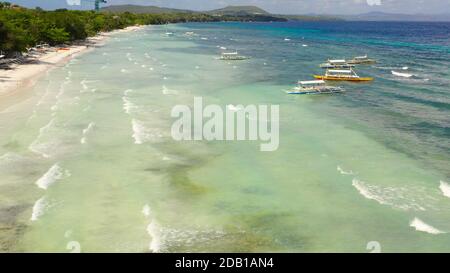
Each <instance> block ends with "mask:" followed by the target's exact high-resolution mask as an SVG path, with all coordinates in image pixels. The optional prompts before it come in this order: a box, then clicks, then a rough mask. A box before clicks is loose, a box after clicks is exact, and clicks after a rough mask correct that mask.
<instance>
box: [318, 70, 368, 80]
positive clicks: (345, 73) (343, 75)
mask: <svg viewBox="0 0 450 273" xmlns="http://www.w3.org/2000/svg"><path fill="white" fill-rule="evenodd" d="M314 78H316V79H318V80H327V81H353V82H367V81H373V78H371V77H360V76H358V74H356V72H355V71H354V70H353V69H351V68H350V69H345V70H344V69H342V70H337V69H327V70H326V72H325V75H314Z"/></svg>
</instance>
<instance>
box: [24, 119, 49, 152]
mask: <svg viewBox="0 0 450 273" xmlns="http://www.w3.org/2000/svg"><path fill="white" fill-rule="evenodd" d="M54 123H55V119H54V118H52V119H51V120H50V121H49V122H48V123H47V124H46V125H45V126H43V127H41V128H40V129H39V135H38V137H37V138H36V139H35V140H34V141H33V142H32V143H31V144H30V146H28V149H29V150H30V151H32V152H34V153H37V154H40V155H42V156H43V157H46V158H48V157H50V155H49V154H47V153H45V148H46V145H43V144H42V143H41V142H40V139H41V138H42V137H43V135H44V134H45V133H46V132H47V131H48V130H49V129H50V128H51V127H52V126H53V124H54Z"/></svg>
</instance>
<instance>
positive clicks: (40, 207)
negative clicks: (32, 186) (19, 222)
mask: <svg viewBox="0 0 450 273" xmlns="http://www.w3.org/2000/svg"><path fill="white" fill-rule="evenodd" d="M47 205H48V204H47V200H46V198H45V196H44V197H42V198H41V199H39V200H37V201H36V202H35V203H34V205H33V212H32V214H31V221H37V220H38V219H39V217H41V216H42V215H43V214H44V213H45V209H46V208H47Z"/></svg>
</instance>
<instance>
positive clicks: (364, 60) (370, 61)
mask: <svg viewBox="0 0 450 273" xmlns="http://www.w3.org/2000/svg"><path fill="white" fill-rule="evenodd" d="M376 62H377V61H375V60H374V59H370V58H369V57H367V55H364V56H358V57H355V58H353V59H352V60H350V61H348V63H349V64H374V63H376Z"/></svg>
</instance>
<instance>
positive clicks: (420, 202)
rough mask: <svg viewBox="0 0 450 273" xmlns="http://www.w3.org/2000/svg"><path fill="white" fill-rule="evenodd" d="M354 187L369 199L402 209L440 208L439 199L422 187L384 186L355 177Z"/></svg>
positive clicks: (422, 209)
mask: <svg viewBox="0 0 450 273" xmlns="http://www.w3.org/2000/svg"><path fill="white" fill-rule="evenodd" d="M352 185H353V187H355V188H356V189H357V190H358V192H359V193H360V194H361V195H362V196H364V197H365V198H367V199H370V200H374V201H377V202H378V203H379V204H381V205H387V206H391V207H393V208H396V209H401V210H405V211H408V210H412V211H426V210H439V209H438V206H437V202H438V200H437V199H436V198H434V197H433V196H431V195H429V194H428V193H427V189H426V188H422V187H383V186H377V185H370V184H367V183H366V182H364V181H360V180H358V179H353V181H352Z"/></svg>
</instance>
